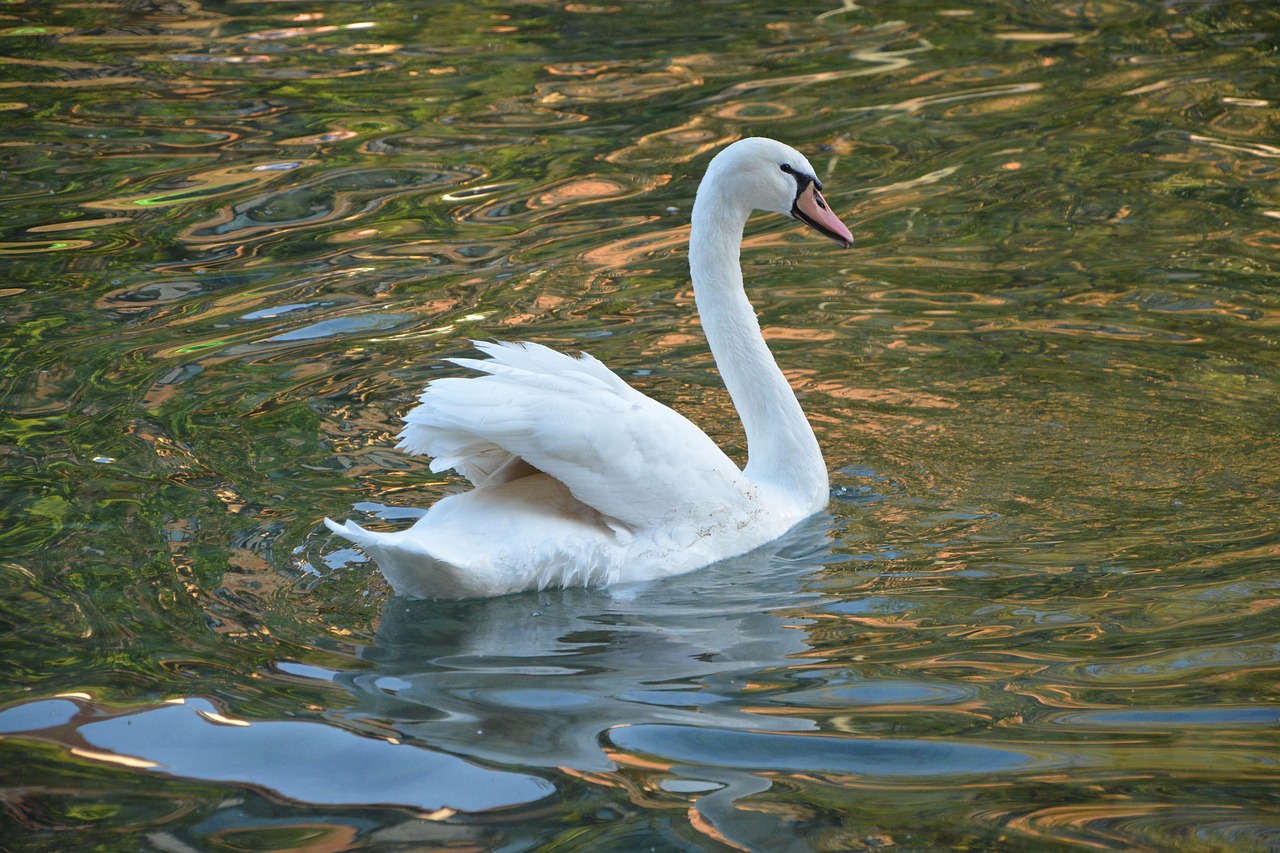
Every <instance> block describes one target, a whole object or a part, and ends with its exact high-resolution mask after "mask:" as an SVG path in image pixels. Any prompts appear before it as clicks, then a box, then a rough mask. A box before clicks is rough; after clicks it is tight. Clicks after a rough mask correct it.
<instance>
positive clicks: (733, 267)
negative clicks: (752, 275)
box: [689, 181, 828, 514]
mask: <svg viewBox="0 0 1280 853" xmlns="http://www.w3.org/2000/svg"><path fill="white" fill-rule="evenodd" d="M750 213H751V211H750V209H748V208H746V207H745V206H743V205H741V204H740V203H739V204H735V203H734V202H733V200H732V199H729V198H726V197H725V194H721V193H717V192H716V189H715V187H714V185H713V186H710V187H708V186H707V182H705V181H704V183H703V186H702V187H700V188H699V191H698V196H697V200H696V201H695V202H694V206H693V230H692V232H691V233H690V237H689V269H690V273H691V274H692V277H693V294H694V299H695V301H696V302H697V304H698V313H699V315H701V317H702V328H703V331H704V332H705V333H706V336H707V343H708V344H709V345H710V346H711V354H712V355H713V356H714V357H715V360H716V365H717V366H718V367H719V368H720V375H721V376H722V377H723V379H724V384H725V387H726V388H728V389H729V395H730V396H731V397H732V398H733V403H734V405H735V406H736V407H737V409H738V414H739V415H740V417H741V418H742V426H743V429H744V431H745V432H746V436H747V454H748V462H747V467H746V470H745V473H746V474H747V476H748V477H749V478H750V479H751V480H752V481H754V482H756V483H759V484H761V485H767V486H771V487H774V488H776V489H779V490H781V491H783V492H784V493H786V494H787V495H788V496H789V497H790V498H791V499H792V500H794V501H795V502H796V503H797V509H799V510H801V511H802V512H804V513H805V514H808V513H811V512H816V511H818V510H819V509H821V508H822V507H824V506H826V504H827V499H828V484H827V468H826V464H825V463H824V462H823V461H822V451H821V450H820V449H819V447H818V441H817V439H816V438H814V435H813V428H812V427H810V426H809V421H808V419H806V418H805V416H804V411H803V410H802V409H801V408H800V403H799V402H798V401H797V400H796V396H795V393H794V392H793V391H792V390H791V386H790V384H789V383H788V382H787V379H786V377H785V376H784V375H783V373H782V371H781V370H779V369H778V364H777V362H775V361H774V360H773V354H772V353H771V352H769V347H768V346H767V345H766V344H765V341H764V336H763V335H761V334H760V323H759V321H758V320H757V319H756V314H755V311H754V310H753V309H752V307H751V303H750V302H749V301H748V300H747V295H746V292H745V291H744V290H743V286H742V265H741V263H740V261H739V251H740V248H741V245H742V232H743V228H744V227H745V226H746V222H747V217H748V215H749V214H750Z"/></svg>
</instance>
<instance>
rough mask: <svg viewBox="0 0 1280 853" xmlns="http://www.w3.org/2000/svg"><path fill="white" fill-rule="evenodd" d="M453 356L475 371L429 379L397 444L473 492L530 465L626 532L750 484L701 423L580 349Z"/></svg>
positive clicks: (748, 489) (509, 347) (705, 510)
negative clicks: (576, 352)
mask: <svg viewBox="0 0 1280 853" xmlns="http://www.w3.org/2000/svg"><path fill="white" fill-rule="evenodd" d="M476 347H477V348H478V349H479V350H480V351H481V352H483V353H485V354H486V355H488V356H489V358H488V359H470V358H458V359H453V361H454V362H455V363H457V364H460V365H462V366H465V367H470V368H473V369H475V370H478V371H480V372H481V373H482V374H484V375H481V376H475V377H469V378H447V379H438V380H436V381H434V382H432V383H431V384H430V385H428V386H427V389H426V390H425V391H424V392H423V394H422V396H421V398H420V400H421V405H419V406H418V407H417V408H415V409H413V411H411V412H410V413H409V414H408V415H407V416H406V417H405V422H406V424H407V425H406V426H405V428H404V430H403V432H401V434H400V444H399V447H400V448H401V449H403V450H405V451H407V452H409V453H413V454H426V455H429V456H431V457H433V461H432V463H431V469H432V470H433V471H443V470H445V469H447V468H453V469H455V470H457V471H458V472H459V473H461V474H462V475H463V476H465V477H466V478H467V479H469V480H471V482H472V483H474V484H475V485H476V487H477V488H483V487H486V486H489V485H496V484H498V483H502V482H507V481H509V480H512V479H516V478H518V477H521V476H525V475H527V474H529V473H533V471H532V470H531V469H536V470H538V471H542V472H544V473H546V474H549V475H551V476H552V477H555V478H556V479H557V480H559V481H561V482H562V483H564V484H565V485H566V486H567V487H568V488H569V491H570V493H571V494H572V495H573V496H574V497H575V498H576V499H577V500H579V501H581V502H582V503H584V504H586V505H587V506H590V507H592V508H594V509H595V510H596V511H598V512H600V513H601V514H603V515H604V516H607V517H608V518H610V519H613V520H616V521H618V522H621V523H622V524H624V525H627V526H628V527H630V528H633V529H634V528H637V527H642V526H645V525H650V524H660V523H662V521H663V520H664V519H667V518H669V517H673V516H676V515H680V516H685V517H687V516H688V515H689V514H711V515H714V514H716V513H717V512H718V510H719V509H720V508H721V507H724V508H729V507H733V508H740V507H741V506H742V504H743V502H744V501H748V500H750V496H751V495H752V494H753V493H754V487H753V486H752V485H751V484H750V482H749V481H748V480H747V479H746V477H745V476H743V474H742V472H741V471H740V470H739V469H738V467H737V466H736V465H734V463H733V461H732V460H731V459H729V458H728V457H727V456H725V454H724V453H723V452H722V451H721V450H720V448H718V447H717V446H716V445H715V443H714V442H713V441H711V439H710V438H708V437H707V436H706V434H705V433H703V432H702V430H700V429H698V428H697V427H696V426H694V425H693V424H692V423H690V422H689V421H688V420H687V419H686V418H685V417H683V416H682V415H680V414H678V413H677V412H675V411H673V410H671V409H669V408H668V407H666V406H664V405H662V404H661V403H657V402H655V401H653V400H651V399H649V398H648V397H646V396H644V395H643V394H641V393H640V392H638V391H636V390H635V389H633V388H632V387H630V386H629V385H627V384H626V383H625V382H623V381H622V380H621V379H619V378H618V376H617V375H616V374H614V373H613V372H612V371H610V370H609V369H608V368H607V367H605V366H604V365H603V364H601V363H600V362H599V361H597V360H596V359H594V358H592V357H591V356H589V355H585V354H584V355H582V356H581V357H580V358H573V357H571V356H567V355H564V354H562V353H558V352H556V351H555V350H551V349H548V348H547V347H544V346H540V345H537V344H509V343H477V344H476Z"/></svg>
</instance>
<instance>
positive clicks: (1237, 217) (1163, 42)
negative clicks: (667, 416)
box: [0, 2, 1280, 851]
mask: <svg viewBox="0 0 1280 853" xmlns="http://www.w3.org/2000/svg"><path fill="white" fill-rule="evenodd" d="M4 15H5V18H6V19H5V20H4V21H0V60H2V61H3V67H4V68H5V71H6V74H5V75H4V79H3V80H0V89H2V90H3V91H2V92H0V111H2V112H3V115H4V117H5V121H4V122H3V123H0V177H2V178H3V186H4V190H5V193H6V196H7V199H8V200H9V201H10V203H9V204H7V205H6V206H5V207H4V209H3V211H2V212H0V221H2V222H3V227H4V233H3V234H0V259H3V260H2V262H3V263H4V265H5V272H6V276H5V279H4V281H3V282H0V324H3V326H4V331H3V334H0V375H3V383H0V455H2V456H3V463H2V464H0V489H2V490H3V495H2V498H3V499H2V500H0V544H2V545H3V555H4V556H3V559H0V602H3V604H0V614H3V617H2V618H3V625H4V630H3V631H0V654H2V656H3V659H4V660H5V662H6V665H7V668H6V672H7V673H8V677H7V678H6V679H4V684H3V686H2V687H0V753H3V757H2V759H0V760H3V766H4V768H5V771H4V773H3V774H2V775H3V781H2V782H0V784H3V786H4V791H3V796H0V801H2V802H3V809H4V812H3V815H4V817H3V821H4V825H5V827H6V829H5V832H4V837H5V838H6V840H8V839H9V838H16V839H17V841H14V842H11V843H13V844H16V845H19V846H21V847H22V848H23V849H33V850H44V849H48V850H53V849H58V850H62V849H71V848H75V847H84V846H89V845H90V844H100V843H103V839H107V840H108V841H110V842H114V841H116V840H118V842H119V844H118V846H120V847H122V848H127V849H143V848H146V849H151V848H154V849H160V850H167V851H174V850H189V849H210V850H226V849H232V850H244V849H257V850H282V849H314V850H346V849H355V848H358V847H364V848H374V849H420V848H423V847H432V848H448V847H467V848H468V849H485V850H497V849H533V848H534V847H539V848H541V847H546V848H548V849H550V848H555V849H564V850H578V849H587V848H590V849H606V850H636V849H658V850H688V849H707V850H726V849H748V850H831V849H839V850H893V849H904V850H908V849H909V850H935V849H937V850H943V849H983V850H988V849H989V850H1027V851H1046V850H1069V849H1070V850H1074V849H1081V848H1083V847H1089V848H1092V849H1099V848H1101V849H1117V850H1167V849H1182V850H1204V851H1210V850H1213V851H1217V850H1264V849H1273V848H1275V847H1277V846H1280V811H1278V810H1277V809H1276V806H1275V794H1276V792H1277V790H1278V780H1280V774H1278V773H1277V767H1276V761H1275V755H1276V754H1277V747H1278V746H1280V744H1277V739H1276V734H1275V733H1276V731H1277V725H1276V724H1277V722H1280V720H1278V719H1277V713H1276V709H1277V707H1280V697H1278V696H1277V695H1276V692H1275V689H1274V683H1275V675H1276V673H1277V671H1280V665H1278V661H1280V644H1278V643H1277V637H1276V632H1275V630H1274V627H1273V623H1274V619H1275V616H1274V613H1275V611H1276V607H1277V603H1278V602H1280V597H1278V596H1277V595H1276V590H1277V589H1280V573H1278V572H1277V568H1278V566H1280V533H1278V532H1277V524H1276V519H1277V517H1280V511H1278V510H1280V478H1278V476H1277V471H1280V453H1278V452H1277V449H1276V443H1275V441H1274V440H1273V437H1274V434H1275V429H1276V424H1277V422H1278V420H1277V419H1278V417H1280V409H1278V407H1277V402H1276V401H1277V399H1278V397H1280V381H1278V380H1277V376H1278V375H1280V358H1278V357H1277V352H1278V350H1277V341H1278V340H1280V331H1278V330H1280V300H1278V298H1277V295H1276V291H1275V287H1274V284H1275V281H1276V251H1277V249H1280V224H1278V222H1277V221H1278V220H1280V197H1278V196H1277V190H1276V187H1277V186H1280V184H1277V182H1276V180H1275V179H1276V177H1277V169H1278V168H1280V150H1278V149H1277V132H1276V131H1277V126H1278V124H1277V120H1278V117H1280V112H1278V110H1280V106H1278V105H1277V100H1276V91H1275V85H1274V80H1275V76H1276V73H1277V68H1276V64H1277V60H1276V56H1277V53H1276V50H1275V48H1276V35H1275V34H1276V33H1277V32H1280V19H1277V18H1276V13H1275V11H1274V10H1273V9H1272V8H1270V7H1269V6H1268V5H1267V4H1258V3H1244V2H1241V3H1233V2H1220V3H1194V4H1193V3H1180V2H1173V3H1165V4H1154V5H1153V4H1141V3H1127V4H1126V3H1099V4H1058V5H1040V6H1034V7H1031V6H1027V5H1026V4H1015V3H1000V2H991V3H985V4H977V5H975V4H969V5H967V6H964V7H958V6H956V5H954V4H951V5H948V4H933V3H926V4H902V3H887V4H884V3H881V4H875V5H874V6H865V7H862V6H859V5H858V4H854V3H847V2H846V3H836V2H832V3H828V4H826V5H825V6H818V7H814V8H812V9H792V8H785V9H782V8H777V7H776V6H769V5H767V4H760V3H755V4H751V3H746V4H743V3H739V4H735V5H706V4H702V5H699V6H698V7H697V10H696V13H695V12H693V11H688V10H673V9H671V8H667V7H664V6H660V5H659V6H653V5H651V4H578V3H568V4H556V3H543V2H538V3H525V4H514V5H510V4H509V5H506V6H498V5H492V4H473V5H472V6H469V7H465V8H464V7H452V6H451V7H447V8H446V7H442V6H440V5H438V4H429V3H421V2H407V3H401V4H397V5H395V6H394V8H393V7H391V6H378V7H357V6H355V5H351V4H307V3H292V4H281V3H254V2H244V3H236V4H221V5H218V4H200V3H196V2H183V3H169V2H155V3H133V4H116V5H109V4H108V5H104V4H97V5H94V4H88V5H85V4H24V3H10V4H7V5H5V6H4ZM750 134H766V135H773V136H777V137H779V138H782V139H784V140H785V141H788V142H790V143H792V144H795V145H797V146H798V147H800V148H802V149H803V150H805V151H806V152H807V153H808V154H809V155H810V159H811V160H812V161H813V163H814V165H815V166H816V168H817V169H818V170H819V172H820V177H822V178H823V180H824V182H826V183H827V184H828V186H829V188H830V189H831V193H830V194H829V199H830V201H831V202H832V204H833V205H835V206H836V208H837V209H839V210H840V212H841V214H842V216H843V217H844V218H845V220H846V221H848V222H850V223H851V224H852V223H857V225H856V227H855V234H856V236H857V239H858V245H857V248H855V249H854V250H853V252H852V253H837V252H834V251H828V250H826V249H824V248H823V247H822V245H821V244H818V243H815V242H814V240H813V239H811V238H809V237H806V236H805V235H803V234H801V233H799V232H796V231H795V230H794V228H792V227H790V226H789V225H788V224H786V223H785V222H783V221H782V220H780V219H778V218H776V217H774V218H772V219H769V218H765V217H762V218H760V219H758V220H756V221H754V222H753V224H752V225H751V227H750V228H749V230H748V242H747V248H746V250H745V252H744V258H743V260H744V264H745V267H746V275H747V278H748V280H749V282H750V286H751V290H752V294H753V298H754V299H755V300H756V303H757V306H758V309H759V312H760V314H761V325H762V327H763V329H764V331H765V333H766V336H767V337H768V338H769V340H770V342H771V345H772V346H773V347H774V349H775V351H776V353H777V355H778V359H779V362H780V364H782V366H783V367H784V369H785V370H786V371H787V373H788V376H789V378H790V379H791V381H792V383H793V385H794V386H795V388H796V389H797V392H798V393H799V394H801V396H802V400H803V403H804V405H805V407H806V409H807V411H808V412H809V413H810V416H811V419H812V420H813V422H814V424H815V427H816V429H817V432H818V435H819V439H820V441H821V442H822V444H823V446H824V449H825V452H826V455H827V459H828V462H829V464H830V467H831V469H832V471H833V503H832V506H831V513H832V515H831V516H829V517H824V518H820V519H816V520H815V521H814V524H813V526H812V527H811V528H809V529H806V530H802V531H799V532H798V533H797V534H796V537H795V538H794V539H791V540H789V541H787V542H783V543H780V544H779V545H778V546H777V548H774V549H771V550H769V551H766V552H762V553H759V554H754V555H750V556H749V557H747V558H743V559H741V560H735V561H732V562H730V563H727V564H725V565H723V566H716V567H713V568H711V569H709V570H707V571H704V572H700V573H695V574H694V575H690V576H686V577H682V578H676V579H671V580H670V581H666V582H663V583H660V584H654V585H651V586H642V587H636V588H623V589H615V590H606V591H599V590H597V591H588V590H570V591H565V592H557V593H544V594H540V595H530V596H518V597H512V598H508V599H501V600H496V601H485V602H466V603H457V604H448V605H433V604H428V603H421V602H419V603H411V602H405V601H401V600H398V599H395V598H393V597H390V596H389V593H388V590H387V589H386V587H385V586H384V585H383V583H382V582H381V580H380V578H379V577H378V575H377V574H376V572H374V571H373V570H372V567H371V565H370V564H369V563H367V562H366V561H365V560H364V558H363V557H362V556H361V555H360V554H359V553H357V552H355V551H352V550H350V549H347V548H345V546H343V545H342V544H341V543H338V542H336V541H333V540H331V539H329V538H328V537H327V536H326V535H325V533H324V532H323V530H322V528H321V526H320V525H319V523H318V522H319V520H320V519H321V518H323V517H324V516H325V515H335V514H339V515H340V514H347V513H348V512H350V513H351V514H352V515H353V516H354V517H356V518H358V519H359V518H361V517H362V516H363V517H364V518H366V519H368V520H369V522H370V523H372V524H375V525H377V524H381V525H384V526H387V527H395V526H401V525H405V524H408V523H409V522H410V521H411V519H412V518H413V517H414V516H415V514H416V513H418V512H420V510H421V508H422V507H424V506H426V505H427V504H429V503H430V502H431V501H433V500H435V499H436V498H438V497H439V496H440V495H442V494H445V493H447V492H448V491H450V490H451V489H452V488H453V486H452V484H451V482H450V481H449V480H448V479H445V478H441V477H437V476H434V475H431V474H430V473H429V471H428V470H427V468H426V465H425V463H424V462H423V461H422V460H420V459H411V458H408V457H405V456H404V455H402V454H399V453H397V452H396V451H394V449H393V445H394V443H395V442H394V439H393V435H394V433H395V432H396V431H398V425H399V421H398V418H399V416H400V415H401V414H402V413H403V412H404V411H405V410H406V409H407V408H408V406H409V405H410V403H411V401H412V400H413V398H414V397H415V395H416V394H417V392H418V390H419V389H420V387H421V386H422V385H423V384H424V383H425V382H426V381H428V380H429V379H431V378H433V377H434V376H437V375H441V371H445V370H448V369H450V368H448V367H447V366H446V365H445V364H444V363H442V361H441V359H442V358H443V357H447V356H452V355H459V354H462V353H463V351H464V350H466V349H467V348H468V341H469V340H470V339H471V338H482V339H483V338H505V339H511V338H516V339H520V338H527V339H533V340H538V341H541V342H544V343H548V344H553V345H556V346H559V347H562V348H564V349H568V350H576V349H587V350H589V351H591V352H592V354H594V355H596V356H597V357H599V358H601V359H602V360H604V361H605V362H606V363H608V364H610V365H611V366H612V367H614V368H615V369H616V370H617V371H618V372H619V373H620V375H622V376H623V377H624V378H626V379H628V381H631V382H633V383H634V384H636V385H637V386H638V387H640V388H641V389H642V390H644V391H645V392H646V393H649V394H651V395H652V396H654V397H656V398H658V399H660V400H662V401H664V402H668V403H671V404H672V405H674V406H675V407H676V408H678V409H681V410H683V411H685V412H687V413H689V414H690V415H691V416H694V419H695V420H696V421H697V422H698V423H699V424H700V425H701V426H704V427H705V428H706V430H707V432H708V433H709V434H710V435H712V436H713V437H714V438H716V439H717V440H718V441H719V442H720V443H721V444H722V445H724V446H725V447H726V448H727V449H728V451H729V452H730V453H731V454H735V455H736V458H742V457H743V455H744V454H745V448H744V447H743V446H742V438H741V433H740V431H739V427H738V425H737V423H736V419H735V417H734V414H733V412H732V409H731V407H730V405H729V401H728V399H727V396H726V395H725V394H724V393H723V391H722V389H721V388H720V387H719V383H718V379H717V377H716V374H715V372H714V370H713V365H712V364H711V362H710V359H709V356H708V354H707V352H706V350H705V345H704V343H703V340H702V337H701V332H700V329H699V327H698V324H697V319H696V317H695V316H694V314H693V306H692V299H691V294H690V292H689V289H688V285H687V278H686V271H685V261H684V246H685V241H686V239H687V233H688V232H687V218H688V212H689V207H690V204H691V201H692V193H693V188H694V187H695V186H696V180H697V178H698V176H699V174H700V172H701V170H702V168H703V167H704V166H705V163H706V161H707V159H708V158H709V157H710V155H711V153H712V152H713V151H715V150H716V149H718V148H719V147H721V146H723V145H724V144H726V143H728V142H730V141H732V140H734V139H737V138H739V137H742V136H745V135H750ZM521 845H523V846H521ZM0 846H2V845H0Z"/></svg>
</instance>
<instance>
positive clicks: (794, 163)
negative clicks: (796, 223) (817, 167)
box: [699, 136, 853, 248]
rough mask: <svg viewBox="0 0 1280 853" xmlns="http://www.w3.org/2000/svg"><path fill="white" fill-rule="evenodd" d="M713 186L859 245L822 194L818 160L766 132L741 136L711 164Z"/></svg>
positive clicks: (731, 198) (730, 197)
mask: <svg viewBox="0 0 1280 853" xmlns="http://www.w3.org/2000/svg"><path fill="white" fill-rule="evenodd" d="M712 186H713V187H715V191H714V192H715V194H716V195H719V196H720V200H721V201H722V202H734V203H737V204H741V205H745V206H746V207H747V208H748V209H751V210H771V211H773V212H775V213H781V214H782V215H783V216H790V217H791V218H792V219H798V220H800V221H801V222H804V223H805V224H807V225H809V226H811V227H812V228H813V229H814V230H816V231H817V232H818V233H819V234H823V235H825V236H827V237H830V238H831V239H832V240H835V241H836V242H837V243H839V244H840V245H842V246H844V247H845V248H848V247H850V246H852V245H853V234H851V233H850V232H849V229H848V228H846V227H845V225H844V223H843V222H841V221H840V218H839V217H838V216H836V215H835V213H833V212H832V211H831V208H830V207H828V206H827V201H826V199H824V198H823V197H822V181H820V180H818V176H817V174H816V173H815V172H814V170H813V166H811V165H809V161H808V160H807V159H805V156H804V155H803V154H801V153H800V152H799V151H797V150H795V149H794V148H792V147H791V146H790V145H783V144H782V143H781V142H778V141H776V140H773V139H766V138H764V137H762V136H756V137H751V138H749V139H740V140H738V141H737V142H735V143H733V144H732V145H730V146H729V147H727V148H725V149H724V150H723V151H721V152H720V153H719V154H717V155H716V156H715V157H714V158H712V160H711V164H710V165H709V166H707V174H706V177H705V178H703V183H702V187H712ZM702 187H700V188H699V194H701V192H702Z"/></svg>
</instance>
